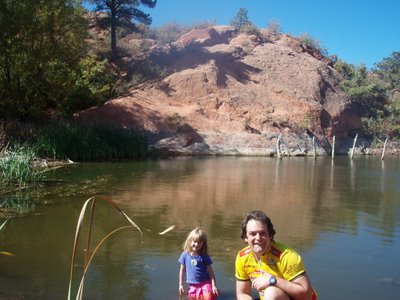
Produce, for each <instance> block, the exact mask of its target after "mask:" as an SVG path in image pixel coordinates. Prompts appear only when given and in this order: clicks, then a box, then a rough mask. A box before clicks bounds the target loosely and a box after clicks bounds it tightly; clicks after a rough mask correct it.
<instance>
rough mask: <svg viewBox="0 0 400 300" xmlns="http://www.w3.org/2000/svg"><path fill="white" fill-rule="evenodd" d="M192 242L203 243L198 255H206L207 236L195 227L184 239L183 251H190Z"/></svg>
mask: <svg viewBox="0 0 400 300" xmlns="http://www.w3.org/2000/svg"><path fill="white" fill-rule="evenodd" d="M192 241H201V242H203V246H202V247H201V249H200V251H199V254H202V255H207V254H208V244H207V235H206V233H205V232H204V231H203V230H202V229H200V228H199V227H196V228H195V229H193V230H192V231H191V232H190V233H189V235H188V236H187V238H186V241H185V242H184V243H183V251H190V249H191V242H192Z"/></svg>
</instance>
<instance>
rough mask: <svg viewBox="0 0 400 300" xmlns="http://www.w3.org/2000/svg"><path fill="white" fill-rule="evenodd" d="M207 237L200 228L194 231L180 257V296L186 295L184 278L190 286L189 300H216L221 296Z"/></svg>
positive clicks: (190, 234)
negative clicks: (209, 253)
mask: <svg viewBox="0 0 400 300" xmlns="http://www.w3.org/2000/svg"><path fill="white" fill-rule="evenodd" d="M207 250H208V245H207V235H206V234H205V232H204V231H203V230H201V229H200V228H198V227H197V228H195V229H193V230H192V231H191V232H190V233H189V235H188V237H187V238H186V241H185V243H184V245H183V252H182V254H181V256H180V257H179V263H180V264H181V266H180V269H179V295H181V296H182V295H183V294H184V293H185V289H184V287H183V282H184V278H185V275H186V282H187V283H188V284H189V289H188V299H190V300H193V299H196V300H197V299H202V300H214V299H216V298H217V296H219V292H218V289H217V286H216V281H215V274H214V271H213V268H212V266H211V264H212V260H211V257H210V256H209V255H208V252H207Z"/></svg>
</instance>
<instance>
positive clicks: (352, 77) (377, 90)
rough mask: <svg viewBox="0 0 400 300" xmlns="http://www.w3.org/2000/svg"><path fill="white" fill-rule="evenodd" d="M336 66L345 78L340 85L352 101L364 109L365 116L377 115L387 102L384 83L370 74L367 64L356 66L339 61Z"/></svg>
mask: <svg viewBox="0 0 400 300" xmlns="http://www.w3.org/2000/svg"><path fill="white" fill-rule="evenodd" d="M334 67H335V69H336V70H337V71H339V72H340V73H341V74H342V75H343V77H344V78H345V79H344V80H342V81H341V82H340V87H341V88H342V89H343V90H344V91H345V92H346V93H347V95H348V96H349V98H350V100H351V101H352V103H354V104H355V105H357V106H358V107H360V108H361V109H362V114H363V115H364V116H366V117H374V116H377V114H378V113H379V111H382V110H383V108H384V104H385V102H386V90H385V88H384V86H383V85H382V83H381V82H379V81H378V80H377V79H376V78H375V77H373V76H371V75H370V74H369V72H368V70H367V68H366V67H365V65H360V66H358V67H356V66H353V65H350V64H346V63H344V62H343V61H338V62H337V63H336V64H335V65H334Z"/></svg>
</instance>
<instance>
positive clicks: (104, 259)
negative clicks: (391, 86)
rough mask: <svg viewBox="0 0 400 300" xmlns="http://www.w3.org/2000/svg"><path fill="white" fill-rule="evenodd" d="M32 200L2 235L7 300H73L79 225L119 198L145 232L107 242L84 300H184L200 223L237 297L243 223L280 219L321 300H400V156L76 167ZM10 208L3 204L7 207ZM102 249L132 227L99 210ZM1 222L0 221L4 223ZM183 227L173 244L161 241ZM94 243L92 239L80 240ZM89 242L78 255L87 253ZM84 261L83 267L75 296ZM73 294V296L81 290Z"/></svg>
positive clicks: (2, 286)
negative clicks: (188, 243) (250, 218)
mask: <svg viewBox="0 0 400 300" xmlns="http://www.w3.org/2000/svg"><path fill="white" fill-rule="evenodd" d="M49 180H51V181H50V182H49V184H47V185H46V186H45V187H43V189H42V190H41V191H37V192H35V193H30V194H29V195H24V196H23V197H31V198H32V199H33V200H35V202H37V203H45V204H40V205H39V204H36V206H35V208H34V213H32V214H29V215H27V216H25V217H20V218H13V219H11V220H10V221H9V222H8V223H7V225H6V226H5V228H3V230H2V231H0V251H9V252H12V253H13V254H15V255H14V256H3V255H1V256H0V299H66V298H67V291H68V278H69V268H70V261H71V251H72V244H73V238H74V234H75V226H76V222H77V220H78V216H79V213H80V209H81V207H82V205H83V203H84V202H85V200H87V199H88V198H89V197H91V196H93V195H94V194H104V195H109V196H110V197H111V198H112V199H113V200H114V201H115V202H116V203H117V204H118V206H119V207H120V208H121V209H122V210H124V211H125V212H126V214H127V215H128V216H129V217H131V218H132V219H133V220H134V221H135V222H136V224H138V225H139V226H140V227H141V228H142V230H143V233H144V237H143V243H142V242H141V238H140V234H139V233H138V231H135V230H126V231H121V232H119V233H117V234H115V235H113V236H112V237H111V238H110V239H108V240H107V241H106V242H105V243H104V244H103V245H102V247H101V248H100V250H99V251H98V253H97V254H96V256H95V258H94V260H93V261H92V264H91V267H90V269H89V272H88V274H87V277H86V282H85V289H84V299H150V300H152V299H167V300H168V299H178V296H177V288H178V262H177V259H178V257H179V254H180V252H181V244H182V243H183V241H184V239H185V238H186V235H187V233H188V232H189V231H190V230H191V229H193V228H194V227H195V226H202V227H203V228H204V229H205V230H206V232H207V233H208V237H209V248H210V254H211V256H212V258H213V260H214V271H215V273H216V276H217V283H218V287H219V288H220V290H221V297H220V299H235V293H234V290H235V279H234V259H235V255H236V253H237V251H238V250H239V249H240V248H242V247H243V246H244V243H243V241H242V240H240V232H239V227H240V222H241V219H242V218H243V215H244V214H245V213H246V212H247V211H249V210H253V209H259V210H265V211H266V212H267V213H268V214H269V215H270V217H271V219H272V221H273V223H274V226H275V228H276V231H277V234H276V236H275V239H276V240H279V241H281V242H285V243H287V244H289V245H291V246H292V247H294V248H295V249H297V250H298V251H299V252H300V253H301V254H302V256H303V259H304V261H305V265H306V268H307V271H308V273H309V275H310V277H311V280H312V283H313V285H314V287H315V289H316V290H317V291H318V293H319V295H320V299H322V300H331V299H332V300H333V299H335V300H336V299H363V300H368V299H371V300H372V299H374V300H375V299H398V297H399V294H400V267H399V262H400V259H399V258H400V159H398V158H387V159H385V161H381V160H380V159H379V158H376V157H358V158H355V159H353V160H350V159H349V158H348V157H336V158H335V159H334V160H331V159H330V158H320V157H318V158H317V159H316V160H314V158H285V159H282V160H276V159H274V158H261V157H259V158H245V157H241V158H238V157H222V158H177V159H170V160H160V161H146V162H125V163H102V164H77V165H72V166H68V167H65V168H62V169H58V170H56V171H54V172H53V173H52V174H51V175H50V176H49ZM0 200H1V199H0ZM95 214H96V215H95V220H94V233H93V237H94V240H95V241H97V242H98V241H99V239H100V238H102V237H103V236H104V235H106V234H107V233H109V232H110V231H112V230H113V229H115V228H117V227H120V226H123V225H127V223H126V222H125V221H124V219H123V218H122V217H121V215H119V214H118V213H117V212H116V211H115V210H114V209H113V208H112V207H111V206H109V205H107V204H106V203H105V202H98V204H97V206H96V212H95ZM2 222H3V220H0V223H2ZM172 225H176V227H175V229H174V230H173V231H170V232H168V233H167V234H165V235H159V234H158V233H159V232H161V231H163V230H164V229H166V228H168V227H169V226H172ZM82 237H85V232H84V233H83V234H82ZM83 249H84V246H83V243H81V244H80V247H79V251H78V255H79V257H81V256H82V255H83V253H84V250H83ZM81 269H82V261H81V259H80V258H79V259H78V261H77V264H76V271H77V272H76V276H75V277H74V281H73V290H74V292H76V290H77V284H78V277H79V274H80V273H79V272H80V271H81ZM74 295H75V293H74Z"/></svg>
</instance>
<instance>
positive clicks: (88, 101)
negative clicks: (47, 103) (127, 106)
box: [59, 55, 117, 115]
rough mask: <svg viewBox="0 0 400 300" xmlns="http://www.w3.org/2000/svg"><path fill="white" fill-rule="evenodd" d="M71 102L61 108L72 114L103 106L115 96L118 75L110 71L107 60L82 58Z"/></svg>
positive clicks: (92, 56) (89, 56)
mask: <svg viewBox="0 0 400 300" xmlns="http://www.w3.org/2000/svg"><path fill="white" fill-rule="evenodd" d="M78 67H79V76H76V80H75V82H74V86H73V90H72V91H71V95H70V101H68V102H67V103H65V104H63V106H62V107H60V108H59V110H60V111H61V112H64V114H67V115H68V114H70V113H71V112H75V111H78V110H81V109H85V108H88V107H90V106H93V105H100V104H103V103H104V102H105V101H106V100H108V99H110V98H111V97H112V96H114V95H115V81H116V77H117V76H116V75H115V74H114V73H113V72H112V71H111V70H110V69H111V68H110V67H109V66H108V62H107V60H99V59H98V58H97V57H96V56H95V55H88V56H86V57H84V58H82V59H81V60H80V61H79V63H78Z"/></svg>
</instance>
